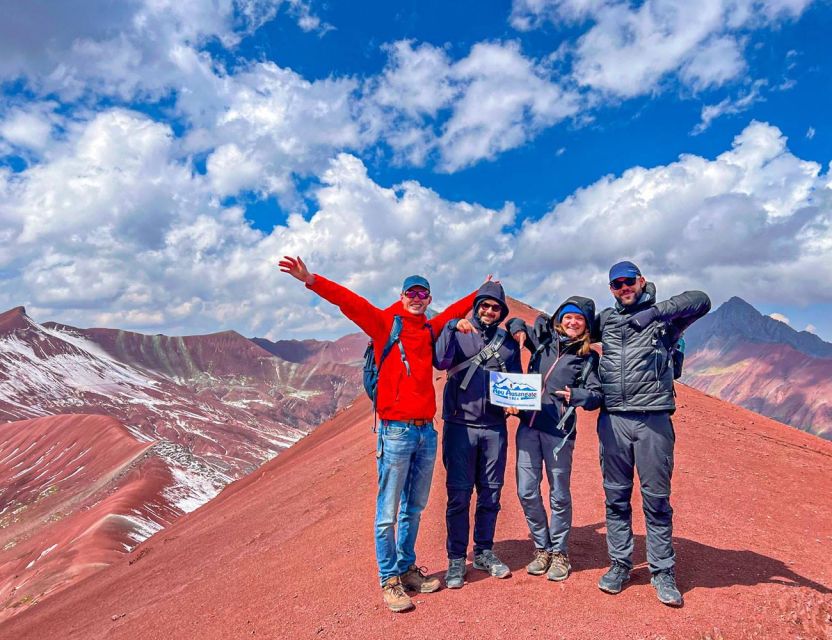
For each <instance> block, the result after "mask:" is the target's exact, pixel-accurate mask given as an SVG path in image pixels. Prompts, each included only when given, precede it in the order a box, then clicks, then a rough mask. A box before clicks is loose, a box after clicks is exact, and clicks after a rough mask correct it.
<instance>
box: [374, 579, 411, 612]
mask: <svg viewBox="0 0 832 640" xmlns="http://www.w3.org/2000/svg"><path fill="white" fill-rule="evenodd" d="M381 592H382V595H383V597H384V604H386V605H387V608H388V609H390V611H393V612H395V613H399V612H401V611H410V610H411V609H413V607H414V605H413V601H412V600H411V599H410V596H408V595H407V594H406V593H405V592H404V588H403V587H402V581H401V580H399V577H398V576H393V577H392V578H387V580H385V581H384V584H383V585H382V586H381Z"/></svg>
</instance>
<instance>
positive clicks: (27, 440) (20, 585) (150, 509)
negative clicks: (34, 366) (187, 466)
mask: <svg viewBox="0 0 832 640" xmlns="http://www.w3.org/2000/svg"><path fill="white" fill-rule="evenodd" d="M151 446H152V445H148V444H147V443H144V442H138V441H137V440H136V439H135V438H133V436H132V435H131V434H130V433H129V432H128V431H127V429H125V428H124V427H123V426H122V425H120V424H119V423H118V422H116V421H115V420H113V419H112V418H108V417H106V416H89V415H74V416H52V417H48V418H38V419H35V420H23V421H20V422H12V423H9V424H4V425H0V487H2V492H0V603H2V605H0V606H2V608H0V619H3V618H6V617H8V616H10V615H14V614H15V613H17V612H19V611H20V610H22V609H21V608H25V606H26V605H31V604H34V603H36V602H37V601H40V600H43V598H45V597H46V596H48V595H50V594H52V593H54V592H57V591H60V590H62V589H64V588H66V587H67V586H70V585H71V584H73V583H75V582H77V581H78V580H80V579H82V578H85V577H87V576H89V575H90V574H92V573H94V572H96V571H98V570H99V569H100V568H101V567H103V566H107V565H109V564H112V563H113V562H115V561H116V560H117V559H119V558H122V557H123V555H124V552H125V550H129V549H132V548H133V547H135V546H136V545H137V544H138V543H139V542H140V541H142V540H144V539H145V538H147V537H148V536H149V535H151V534H153V533H155V532H156V531H158V530H159V529H161V528H162V527H164V526H166V525H167V524H169V523H170V522H172V521H173V520H174V519H175V518H176V517H178V516H179V515H181V514H182V513H183V510H182V508H180V505H179V504H177V503H178V502H180V501H181V499H182V498H187V496H186V495H185V493H183V492H182V490H181V487H180V486H179V480H180V478H177V477H176V476H175V475H174V474H173V473H172V470H171V468H170V467H169V466H168V465H167V464H166V463H165V462H164V461H163V460H162V459H161V458H159V457H157V456H154V455H152V451H149V448H150V447H151Z"/></svg>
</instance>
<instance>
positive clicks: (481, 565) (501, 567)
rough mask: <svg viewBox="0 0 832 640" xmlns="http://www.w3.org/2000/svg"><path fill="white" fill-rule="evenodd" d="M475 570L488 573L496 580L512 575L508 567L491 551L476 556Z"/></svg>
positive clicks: (487, 550)
mask: <svg viewBox="0 0 832 640" xmlns="http://www.w3.org/2000/svg"><path fill="white" fill-rule="evenodd" d="M474 569H479V570H480V571H488V573H490V574H491V575H492V576H494V577H495V578H508V577H509V576H510V575H511V569H509V568H508V565H507V564H506V563H505V562H503V561H502V560H500V559H499V558H498V557H497V554H496V553H494V552H493V551H492V550H491V549H483V550H482V553H476V554H474Z"/></svg>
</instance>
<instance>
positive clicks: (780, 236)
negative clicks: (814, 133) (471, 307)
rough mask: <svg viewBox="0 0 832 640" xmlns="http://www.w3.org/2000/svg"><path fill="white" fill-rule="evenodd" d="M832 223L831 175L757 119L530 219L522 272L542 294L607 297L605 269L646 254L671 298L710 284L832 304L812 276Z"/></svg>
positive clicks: (646, 266) (518, 258)
mask: <svg viewBox="0 0 832 640" xmlns="http://www.w3.org/2000/svg"><path fill="white" fill-rule="evenodd" d="M831 225H832V189H830V186H829V176H828V174H826V175H823V174H821V167H820V166H819V165H818V164H816V163H813V162H806V161H803V160H800V159H799V158H796V157H795V156H794V155H792V154H791V153H790V152H789V151H788V149H787V147H786V140H785V138H784V137H783V135H782V134H781V132H780V131H779V130H778V129H776V128H775V127H772V126H770V125H767V124H764V123H752V124H751V125H749V126H748V127H747V128H746V129H745V131H743V133H742V134H741V135H739V136H737V138H736V139H735V141H734V145H733V147H732V149H730V150H728V151H726V152H724V153H722V154H721V155H719V156H718V157H717V158H715V159H714V160H706V159H704V158H701V157H699V156H693V155H685V156H682V157H681V158H680V159H679V160H678V161H677V162H674V163H672V164H669V165H667V166H659V167H654V168H652V169H644V168H640V167H637V168H633V169H629V170H627V171H625V172H624V173H623V174H622V175H621V176H619V177H612V176H608V177H605V178H603V179H601V180H599V181H598V182H596V183H595V184H592V185H590V186H588V187H586V188H584V189H579V190H578V191H576V192H575V193H574V194H573V195H572V196H570V197H569V198H567V199H566V200H565V201H563V202H562V203H560V204H559V205H557V206H556V207H555V208H554V209H553V210H552V211H551V212H549V213H548V214H546V215H545V216H543V217H542V218H541V219H540V220H539V221H527V222H526V223H525V224H524V225H523V227H522V229H521V231H520V233H519V235H518V239H517V247H518V249H519V250H518V251H517V253H516V254H515V257H514V261H513V263H512V272H513V274H514V275H515V278H517V280H519V281H520V282H522V285H521V286H520V288H521V289H524V290H526V291H528V293H529V298H530V300H531V301H533V302H541V301H543V300H545V299H546V298H547V296H551V292H552V291H556V292H557V296H556V297H565V296H566V295H568V294H569V293H580V292H582V291H583V292H586V293H590V294H594V295H596V296H600V297H601V299H602V300H604V299H606V298H608V293H607V292H606V291H605V280H606V269H607V268H608V266H609V265H610V264H612V263H613V262H615V261H617V260H620V259H632V260H634V261H635V262H636V263H638V264H639V265H640V266H641V268H642V271H643V272H644V273H645V274H647V275H648V276H650V277H651V278H653V279H656V280H657V281H658V282H659V284H660V285H661V286H660V294H663V295H667V294H670V293H671V292H673V291H674V290H681V289H682V288H702V289H704V290H706V291H708V292H709V293H711V294H712V296H713V297H714V298H715V300H716V301H720V300H725V299H727V298H728V297H730V296H731V295H741V296H743V297H745V298H746V299H751V300H754V301H756V302H780V303H786V300H788V302H787V303H791V304H807V303H810V302H821V301H830V300H832V286H830V285H829V284H828V283H826V282H824V281H823V279H819V278H817V277H816V276H814V275H813V274H817V273H825V272H827V271H828V270H829V269H830V267H832V258H830V256H832V228H830V226H831ZM525 274H528V275H525ZM541 274H550V275H549V277H548V278H547V279H545V280H543V281H542V282H541V281H540V278H541ZM515 282H516V280H515ZM772 292H776V294H773V293H772ZM773 297H776V300H773V299H772V298H773ZM552 303H553V301H551V300H550V301H549V304H552Z"/></svg>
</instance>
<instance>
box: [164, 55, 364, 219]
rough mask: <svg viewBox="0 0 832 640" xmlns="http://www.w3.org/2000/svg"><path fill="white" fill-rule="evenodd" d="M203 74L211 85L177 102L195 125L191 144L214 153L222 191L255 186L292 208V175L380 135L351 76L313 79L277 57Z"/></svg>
mask: <svg viewBox="0 0 832 640" xmlns="http://www.w3.org/2000/svg"><path fill="white" fill-rule="evenodd" d="M205 78H206V83H207V86H206V90H205V91H200V92H197V93H194V94H191V95H184V96H182V97H181V98H180V100H179V103H178V104H179V108H180V109H181V111H182V112H183V113H184V114H186V116H187V117H188V119H189V120H190V121H191V122H192V123H194V125H195V126H194V128H193V129H192V130H191V131H190V132H189V133H188V136H187V139H186V142H185V144H186V147H187V148H188V149H189V150H190V151H192V152H208V153H210V157H209V159H208V175H209V178H210V179H211V181H212V184H213V185H214V187H215V189H216V191H217V193H219V194H221V195H230V194H234V193H236V192H238V191H240V190H254V191H257V192H258V193H260V194H266V195H268V194H275V195H278V196H279V197H281V198H285V199H286V200H285V202H284V204H286V205H287V206H290V207H291V206H293V205H296V204H297V202H296V199H295V198H294V180H293V176H295V175H300V176H308V175H312V174H316V173H319V172H320V171H322V170H323V168H324V167H325V166H326V163H327V161H328V160H329V158H331V157H332V156H333V155H334V154H335V153H337V152H338V151H340V150H344V149H360V148H362V147H363V146H365V145H366V144H368V143H369V142H371V141H372V140H373V138H374V135H375V134H374V133H373V132H369V131H367V130H366V129H365V127H363V126H362V124H361V122H360V118H359V116H358V115H357V114H356V111H357V110H358V108H359V107H358V104H357V98H356V96H355V91H356V88H357V85H356V83H355V81H353V80H349V79H344V80H336V79H331V80H330V79H326V80H319V81H316V82H309V81H307V80H305V79H304V78H302V77H301V76H299V75H298V74H296V73H295V72H293V71H291V70H288V69H282V68H280V67H278V66H277V65H275V64H274V63H271V62H263V63H257V64H254V65H251V66H250V67H248V68H246V69H245V70H242V71H239V72H238V73H237V74H235V75H233V76H231V75H222V76H213V75H212V74H211V73H210V72H208V71H205Z"/></svg>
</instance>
